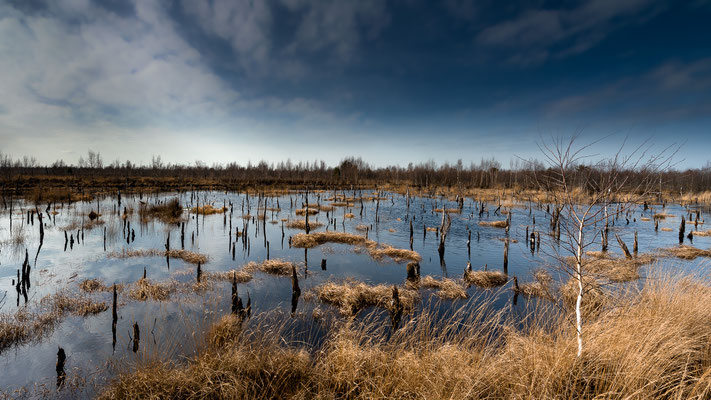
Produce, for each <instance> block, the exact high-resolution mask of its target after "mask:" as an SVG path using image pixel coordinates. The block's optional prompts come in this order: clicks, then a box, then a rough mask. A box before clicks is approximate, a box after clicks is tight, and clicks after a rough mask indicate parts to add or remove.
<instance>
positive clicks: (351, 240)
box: [291, 231, 368, 249]
mask: <svg viewBox="0 0 711 400" xmlns="http://www.w3.org/2000/svg"><path fill="white" fill-rule="evenodd" d="M367 241H368V239H366V238H365V236H361V235H354V234H352V233H346V232H333V231H331V232H316V233H309V234H305V233H299V234H297V235H294V237H292V238H291V245H292V246H293V247H297V248H307V249H310V248H312V247H316V246H318V245H320V244H324V243H343V244H350V245H362V244H366V242H367Z"/></svg>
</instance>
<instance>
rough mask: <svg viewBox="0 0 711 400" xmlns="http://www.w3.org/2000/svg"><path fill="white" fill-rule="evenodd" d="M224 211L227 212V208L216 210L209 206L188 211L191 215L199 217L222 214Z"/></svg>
mask: <svg viewBox="0 0 711 400" xmlns="http://www.w3.org/2000/svg"><path fill="white" fill-rule="evenodd" d="M225 211H227V207H219V208H216V207H213V206H212V205H211V204H205V205H204V206H200V207H193V208H191V209H190V212H191V213H193V214H200V215H212V214H222V213H224V212H225Z"/></svg>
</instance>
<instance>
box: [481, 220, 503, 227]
mask: <svg viewBox="0 0 711 400" xmlns="http://www.w3.org/2000/svg"><path fill="white" fill-rule="evenodd" d="M506 224H507V221H506V220H502V221H481V222H479V225H481V226H491V227H494V228H506Z"/></svg>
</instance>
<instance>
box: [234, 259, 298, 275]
mask: <svg viewBox="0 0 711 400" xmlns="http://www.w3.org/2000/svg"><path fill="white" fill-rule="evenodd" d="M292 266H293V267H296V264H295V263H293V262H291V261H286V260H281V259H272V260H264V261H262V262H261V263H258V262H255V261H250V262H249V263H247V265H245V266H244V268H242V271H243V272H246V273H254V272H255V271H262V272H266V273H268V274H272V275H291V268H292Z"/></svg>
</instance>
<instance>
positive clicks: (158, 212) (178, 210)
mask: <svg viewBox="0 0 711 400" xmlns="http://www.w3.org/2000/svg"><path fill="white" fill-rule="evenodd" d="M138 214H139V215H140V216H141V220H143V221H148V220H150V219H152V218H157V219H160V220H161V221H163V222H166V223H175V222H178V221H180V216H181V215H182V214H183V206H181V205H180V202H179V201H178V199H172V200H170V201H167V202H165V203H163V204H154V205H151V206H147V205H141V208H140V209H139V210H138Z"/></svg>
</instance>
